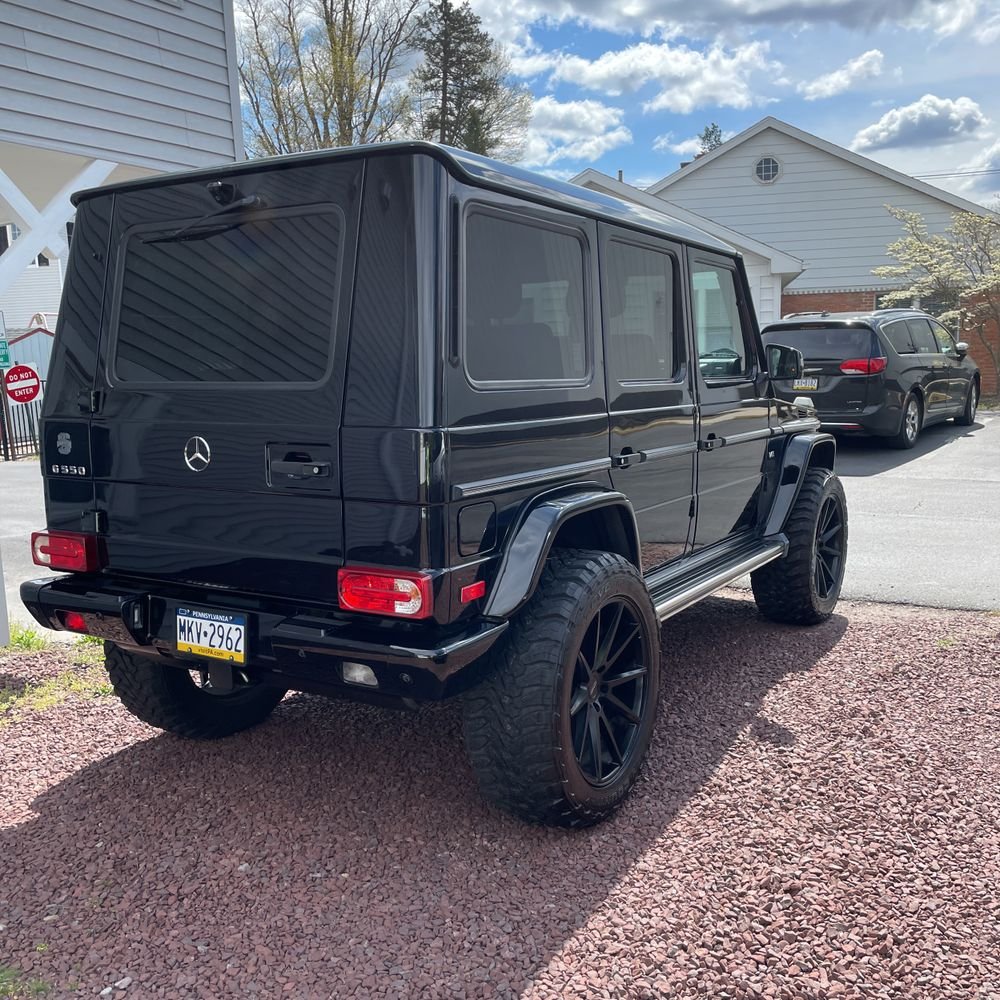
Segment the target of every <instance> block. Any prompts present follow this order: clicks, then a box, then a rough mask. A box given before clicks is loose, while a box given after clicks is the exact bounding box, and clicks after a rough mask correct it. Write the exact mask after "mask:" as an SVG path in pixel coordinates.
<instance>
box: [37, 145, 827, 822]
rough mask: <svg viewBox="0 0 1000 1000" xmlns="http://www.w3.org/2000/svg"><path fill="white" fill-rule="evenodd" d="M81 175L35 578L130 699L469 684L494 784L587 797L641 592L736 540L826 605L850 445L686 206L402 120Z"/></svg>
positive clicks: (599, 793) (629, 690)
mask: <svg viewBox="0 0 1000 1000" xmlns="http://www.w3.org/2000/svg"><path fill="white" fill-rule="evenodd" d="M75 203H76V205H77V218H76V226H75V229H74V233H73V246H72V253H71V258H70V264H69V269H68V275H67V280H66V287H65V292H64V298H63V303H62V309H61V312H60V316H59V326H58V330H57V332H56V342H55V353H54V357H53V362H52V369H51V370H52V374H51V377H50V381H49V384H48V389H47V394H46V399H45V405H44V419H43V451H42V468H43V473H44V476H45V498H46V512H47V525H48V526H47V530H45V531H41V532H38V533H37V534H35V535H34V536H33V537H32V547H33V553H34V558H35V561H36V562H37V563H38V564H39V565H42V566H47V567H50V568H51V569H56V570H64V571H67V572H66V575H64V576H60V577H57V578H55V579H53V578H52V577H49V578H46V579H43V580H35V581H31V582H28V583H25V584H24V585H23V586H22V588H21V593H22V597H23V599H24V601H25V603H26V605H27V606H28V608H29V609H30V610H31V612H32V613H33V615H34V616H35V617H36V618H37V620H38V621H39V622H40V623H41V624H43V625H45V626H47V627H50V628H56V629H69V630H71V631H74V632H81V633H87V634H89V635H93V636H100V637H103V638H104V639H105V640H106V647H105V648H106V659H107V667H108V671H109V673H110V677H111V681H112V683H113V685H114V687H115V690H116V692H117V693H118V695H119V697H120V698H121V700H122V701H123V702H124V703H125V705H126V706H127V707H128V708H129V709H130V710H131V711H132V712H133V713H134V714H136V715H137V716H138V717H139V718H141V719H144V720H145V721H147V722H149V723H151V724H152V725H154V726H158V727H160V728H162V729H165V730H168V731H170V732H173V733H177V734H180V735H182V736H188V737H200V738H213V737H221V736H226V735H229V734H231V733H235V732H237V731H239V730H242V729H245V728H247V727H249V726H252V725H254V724H255V723H258V722H260V721H261V720H263V719H264V718H265V717H266V716H267V715H268V713H269V712H271V710H272V709H273V708H274V707H275V705H276V704H277V703H278V702H279V701H280V700H281V698H282V695H283V694H284V692H285V691H286V690H289V689H295V690H299V691H311V692H318V693H322V694H328V695H336V696H340V697H346V698H354V699H362V700H372V701H376V702H379V703H382V704H388V705H396V706H411V705H413V704H415V703H418V702H420V701H424V700H433V699H441V698H445V697H449V696H451V695H461V696H462V698H463V701H464V725H465V737H466V743H467V747H468V752H469V756H470V758H471V760H472V763H473V766H474V768H475V771H476V773H477V775H478V779H479V782H480V785H481V788H482V790H483V792H484V794H485V795H486V796H487V797H488V798H489V799H491V800H493V801H494V802H496V803H498V804H500V805H501V806H504V807H506V808H507V809H509V810H512V811H513V812H515V813H517V814H519V815H520V816H522V817H525V818H527V819H530V820H535V821H542V822H549V823H555V824H561V825H566V826H580V825H584V824H588V823H592V822H595V821H597V820H600V819H601V818H603V817H604V816H606V815H608V814H609V813H610V812H611V811H612V810H613V809H614V808H615V807H616V806H617V805H618V804H619V803H620V802H621V801H622V799H623V798H624V796H625V795H626V793H627V791H628V789H629V787H630V786H631V785H632V783H633V781H634V780H635V778H636V775H637V772H638V770H639V768H640V766H641V764H642V761H643V758H644V756H645V754H646V751H647V747H648V745H649V741H650V735H651V730H652V727H653V722H654V719H655V716H656V707H657V693H658V687H659V679H658V678H659V668H660V629H659V623H660V622H662V621H663V620H665V619H666V618H669V617H670V616H671V615H673V614H676V613H677V612H678V611H680V610H681V609H683V608H686V607H688V606H689V605H691V604H692V603H694V602H695V601H698V600H699V599H701V598H702V597H705V596H706V595H708V594H711V593H712V592H713V591H715V590H717V589H719V588H720V587H722V586H724V585H725V584H728V583H731V582H733V581H736V580H738V579H739V578H740V577H742V576H743V575H744V574H746V573H750V574H751V581H752V585H753V592H754V595H755V597H756V600H757V603H758V605H759V607H760V609H761V611H762V612H763V613H764V614H765V615H766V616H768V617H769V618H772V619H775V620H777V621H781V622H790V623H797V624H811V623H816V622H819V621H821V620H823V619H824V618H826V617H827V616H829V615H830V614H831V612H832V610H833V608H834V605H835V604H836V602H837V598H838V595H839V592H840V586H841V579H842V576H843V572H844V563H845V558H846V552H847V511H846V507H845V502H844V494H843V490H842V487H841V485H840V482H839V480H838V479H837V477H836V475H835V474H834V457H835V443H834V440H833V438H832V437H831V436H829V435H826V434H821V433H818V432H817V431H818V422H817V421H816V419H815V418H814V416H812V415H811V413H812V411H811V409H810V408H808V407H807V406H806V405H805V404H803V403H802V402H801V401H793V402H792V403H787V402H782V401H781V400H779V399H777V398H776V397H775V395H774V393H773V392H772V389H771V381H770V376H769V371H768V366H770V372H771V373H773V374H774V375H775V376H776V377H782V378H794V377H796V376H798V375H801V374H802V360H801V355H799V353H798V352H797V351H796V350H794V349H793V348H787V347H783V346H781V345H773V346H771V347H769V348H768V350H767V357H766V358H765V352H764V348H763V345H762V343H761V339H760V334H759V331H758V328H757V324H756V321H755V318H754V312H753V308H752V305H751V300H750V295H749V291H748V286H747V281H746V275H745V273H744V268H743V264H742V261H741V260H740V258H739V256H738V255H737V254H735V253H734V252H733V251H732V250H731V249H730V248H729V247H727V246H725V245H724V244H721V243H718V242H717V241H716V240H714V239H713V238H712V237H710V236H708V235H706V234H705V233H703V232H700V231H698V230H696V229H693V228H690V227H688V226H685V225H683V224H681V223H678V222H675V221H673V220H671V219H670V218H668V217H666V216H663V215H659V214H657V213H655V212H649V211H646V210H644V209H642V208H639V207H637V206H634V205H629V204H627V203H624V202H620V201H617V200H614V199H611V198H607V197H603V196H601V195H598V194H595V193H592V192H589V191H586V190H584V189H582V188H578V187H574V186H570V185H566V184H561V183H557V182H554V181H551V180H548V179H546V178H544V177H538V176H535V175H533V174H530V173H527V172H524V171H522V170H518V169H516V168H513V167H508V166H505V165H502V164H499V163H494V162H492V161H489V160H486V159H482V158H480V157H476V156H472V155H468V154H465V153H461V152H458V151H456V150H449V149H445V148H442V147H438V146H433V145H429V144H424V143H399V144H386V145H381V146H374V147H362V148H354V149H343V150H332V151H323V152H318V153H308V154H302V155H297V156H289V157H282V158H277V159H273V160H261V161H251V162H247V163H240V164H234V165H227V166H225V167H219V168H214V169H211V170H201V171H197V172H191V173H185V174H179V175H174V176H166V177H156V178H152V179H149V180H142V181H135V182H129V183H126V184H119V185H116V186H111V187H107V188H101V189H99V190H92V191H86V192H83V193H81V194H78V195H77V196H76V198H75Z"/></svg>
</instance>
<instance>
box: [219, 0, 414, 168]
mask: <svg viewBox="0 0 1000 1000" xmlns="http://www.w3.org/2000/svg"><path fill="white" fill-rule="evenodd" d="M422 2H423V0H237V9H238V10H239V12H240V14H241V17H240V18H239V23H240V27H239V31H238V48H239V74H240V84H241V90H242V97H243V120H244V131H245V133H246V138H247V151H248V153H249V154H250V155H251V156H274V155H277V154H280V153H293V152H298V151H300V150H306V149H322V148H325V147H328V146H352V145H357V144H360V143H366V142H381V141H384V140H385V139H390V138H393V137H394V135H395V134H396V133H397V132H398V130H399V127H400V124H401V122H402V120H403V116H404V114H405V112H406V109H407V106H408V99H407V94H406V89H405V86H404V80H403V76H404V74H403V72H402V70H401V64H402V63H403V61H404V60H405V58H406V56H407V54H408V53H409V51H410V46H411V38H412V34H413V28H414V23H415V20H416V15H417V13H418V11H419V8H420V6H421V3H422Z"/></svg>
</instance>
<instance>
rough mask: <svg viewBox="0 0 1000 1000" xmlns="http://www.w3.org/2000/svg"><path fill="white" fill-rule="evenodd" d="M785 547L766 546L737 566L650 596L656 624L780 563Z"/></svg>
mask: <svg viewBox="0 0 1000 1000" xmlns="http://www.w3.org/2000/svg"><path fill="white" fill-rule="evenodd" d="M787 546H788V543H787V542H785V541H774V542H768V543H767V544H765V545H762V546H761V547H760V548H759V549H757V550H756V551H754V552H752V553H751V554H749V555H747V556H744V557H743V558H742V559H740V560H739V562H735V563H729V565H727V566H723V567H721V568H719V569H715V570H712V569H711V568H709V569H707V570H706V571H705V572H704V574H703V575H702V576H700V577H695V579H694V580H691V581H688V582H686V585H683V586H678V588H677V589H676V590H674V589H672V588H664V592H662V593H660V594H654V595H653V605H654V607H655V608H656V617H657V618H659V620H660V621H664V620H666V619H667V618H670V617H671V616H672V615H676V614H677V613H678V612H679V611H683V610H684V609H685V608H689V607H691V605H692V604H696V603H697V602H698V601H700V600H701V599H702V598H703V597H708V595H709V594H714V593H715V591H717V590H719V589H721V588H722V587H725V586H726V584H727V583H732V582H733V581H734V580H738V579H739V578H740V577H741V576H745V575H746V574H747V573H752V572H753V571H754V570H755V569H760V567H761V566H764V565H766V564H767V563H769V562H771V561H772V560H774V559H780V558H781V557H782V556H783V555H784V554H785V550H786V549H787Z"/></svg>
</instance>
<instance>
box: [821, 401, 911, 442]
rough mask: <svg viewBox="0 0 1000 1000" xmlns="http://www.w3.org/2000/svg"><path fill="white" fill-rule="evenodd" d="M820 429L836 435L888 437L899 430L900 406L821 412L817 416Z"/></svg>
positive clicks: (885, 405)
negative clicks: (844, 411)
mask: <svg viewBox="0 0 1000 1000" xmlns="http://www.w3.org/2000/svg"><path fill="white" fill-rule="evenodd" d="M816 415H817V416H818V417H819V420H820V429H821V430H824V431H830V432H832V433H834V434H875V435H878V436H888V435H892V434H895V433H896V432H897V431H898V430H899V421H900V419H901V412H900V409H899V407H898V406H891V405H889V404H888V403H877V404H875V405H874V406H866V407H865V408H864V409H863V410H849V411H847V412H846V413H837V412H831V411H827V410H820V411H818V413H817V414H816Z"/></svg>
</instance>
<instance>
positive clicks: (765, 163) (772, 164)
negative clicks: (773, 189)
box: [753, 156, 781, 184]
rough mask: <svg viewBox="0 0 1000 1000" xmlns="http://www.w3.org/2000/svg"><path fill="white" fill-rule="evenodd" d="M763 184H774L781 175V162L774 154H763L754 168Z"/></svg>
mask: <svg viewBox="0 0 1000 1000" xmlns="http://www.w3.org/2000/svg"><path fill="white" fill-rule="evenodd" d="M753 174H754V177H756V178H757V180H759V181H760V183H761V184H773V183H774V182H775V181H776V180H777V179H778V178H779V177H780V176H781V164H780V163H779V162H778V161H777V160H776V159H775V158H774V157H773V156H762V157H761V158H760V159H759V160H758V161H757V162H756V164H754V168H753Z"/></svg>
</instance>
